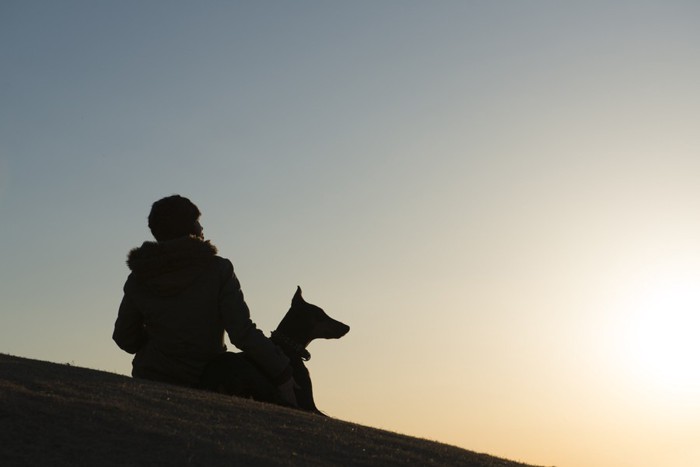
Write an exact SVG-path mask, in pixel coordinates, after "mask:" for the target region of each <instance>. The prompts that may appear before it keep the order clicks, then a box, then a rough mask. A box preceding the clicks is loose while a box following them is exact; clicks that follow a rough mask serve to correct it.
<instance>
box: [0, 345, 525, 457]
mask: <svg viewBox="0 0 700 467" xmlns="http://www.w3.org/2000/svg"><path fill="white" fill-rule="evenodd" d="M0 465H3V466H20V465H27V466H29V465H32V466H34V465H51V466H78V465H84V466H92V465H95V466H96V465H100V466H140V465H143V466H146V465H148V466H152V465H201V466H218V465H222V466H223V465H226V466H283V465H303V466H327V465H342V466H387V465H450V466H473V467H487V466H488V467H495V466H499V467H501V466H502V467H516V466H523V465H524V464H519V463H516V462H510V461H506V460H502V459H498V458H494V457H491V456H487V455H484V454H476V453H473V452H469V451H466V450H463V449H459V448H456V447H453V446H447V445H444V444H439V443H434V442H430V441H426V440H421V439H417V438H412V437H408V436H402V435H398V434H395V433H391V432H388V431H383V430H377V429H373V428H367V427H363V426H360V425H356V424H352V423H347V422H342V421H339V420H334V419H330V418H323V417H319V416H315V415H310V414H306V413H300V412H298V411H294V410H289V409H285V408H282V407H277V406H273V405H268V404H262V403H257V402H255V401H250V400H244V399H239V398H230V397H224V396H220V395H218V394H212V393H207V392H203V391H196V390H190V389H186V388H180V387H176V386H170V385H166V384H157V383H151V382H144V381H138V380H134V379H131V378H128V377H125V376H121V375H116V374H111V373H105V372H102V371H96V370H90V369H85V368H76V367H72V366H69V365H60V364H55V363H48V362H43V361H37V360H29V359H24V358H18V357H12V356H8V355H3V354H0Z"/></svg>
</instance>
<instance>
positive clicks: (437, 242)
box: [0, 1, 700, 467]
mask: <svg viewBox="0 0 700 467" xmlns="http://www.w3.org/2000/svg"><path fill="white" fill-rule="evenodd" d="M699 31H700V7H699V6H698V5H696V4H695V3H694V2H685V1H665V2H661V1H657V2H652V1H642V2H614V3H611V2H595V1H594V2H585V3H580V4H576V5H573V4H569V3H566V4H563V3H556V2H546V1H532V2H476V1H475V2H471V1H463V2H451V1H440V2H417V1H401V2H398V1H381V2H370V1H359V2H344V3H341V2H313V1H301V2H293V3H292V2H267V1H265V2H233V1H232V2H223V1H221V2H220V1H206V2H199V3H192V2H171V1H169V2H159V1H151V2H132V1H125V2H124V1H122V2H106V1H100V2H88V1H61V2H40V1H31V2H24V1H22V2H20V1H5V2H3V3H2V4H0V63H2V73H1V74H0V215H1V216H2V218H3V219H4V221H3V227H2V229H0V257H1V258H2V266H1V267H0V297H2V298H1V302H0V303H1V306H2V318H1V319H2V322H1V323H2V325H1V326H0V343H1V344H0V352H5V353H9V354H14V355H20V356H25V357H31V358H39V359H44V360H50V361H57V362H72V363H74V364H76V365H80V366H87V367H90V368H98V369H103V370H106V371H112V372H117V373H122V374H128V373H129V371H130V360H129V356H128V355H126V354H124V353H122V352H120V351H119V349H118V348H117V347H116V346H115V345H114V344H113V343H112V342H111V340H110V336H111V331H112V325H113V322H114V319H115V318H116V309H117V306H118V303H119V300H120V298H121V287H122V285H123V282H124V280H125V279H126V275H127V273H128V271H127V268H126V265H125V262H124V261H125V258H126V253H127V252H128V250H129V249H130V248H133V247H135V246H138V245H139V244H140V243H141V242H142V241H144V240H149V239H150V235H149V232H148V229H147V227H146V216H147V215H148V210H149V208H150V204H151V203H152V202H153V201H155V200H156V199H158V198H160V197H162V196H166V195H169V194H172V193H180V194H182V195H184V196H188V197H190V198H191V199H192V200H193V201H194V202H195V203H196V204H198V206H199V207H200V209H201V211H202V212H203V216H202V224H203V225H204V228H205V234H206V235H207V237H209V238H210V239H211V240H212V242H213V243H214V244H216V245H217V246H218V248H219V250H220V252H221V254H222V255H224V256H227V257H229V258H231V259H232V261H233V263H234V266H235V268H236V271H237V273H238V276H239V279H240V280H241V282H242V285H243V290H244V293H245V294H246V297H247V299H248V302H249V304H250V306H251V309H252V313H253V317H254V319H255V320H256V322H257V323H258V324H259V326H260V327H261V328H262V329H264V330H265V331H270V330H272V329H273V328H274V327H275V325H276V323H277V322H278V321H279V319H280V318H281V316H282V314H283V313H284V311H286V309H287V307H288V305H289V301H290V300H291V296H292V294H293V292H294V290H295V288H296V286H297V285H301V286H302V288H303V289H304V294H305V296H306V298H307V299H308V300H309V301H310V302H313V303H316V304H318V305H320V306H322V307H324V308H325V309H326V310H327V311H328V312H329V314H331V315H333V316H335V317H336V318H338V319H340V320H342V321H344V322H346V323H348V324H349V325H350V326H351V328H352V330H351V332H350V334H348V335H347V336H346V337H344V338H343V339H342V340H340V341H337V342H316V343H313V344H312V346H311V349H310V350H311V353H312V355H313V359H312V361H311V362H310V367H311V371H312V375H313V377H314V381H315V386H316V387H317V389H316V391H317V400H318V402H319V406H320V407H321V408H322V409H324V410H326V411H327V412H329V413H330V414H332V415H334V416H336V417H338V418H342V419H345V420H351V421H355V422H358V423H362V424H366V425H371V426H376V427H381V428H387V429H391V430H394V431H399V432H402V433H407V434H412V435H417V436H421V437H426V438H429V439H437V440H439V441H443V442H448V443H451V444H456V445H459V446H462V447H465V448H468V449H473V450H477V451H482V452H489V453H492V454H495V455H500V456H504V457H509V458H513V459H517V460H522V461H526V462H531V463H539V464H546V465H552V464H555V465H566V466H571V467H576V466H584V465H600V466H608V465H609V466H613V465H614V466H623V465H630V466H632V465H633V466H635V467H639V466H647V465H649V466H652V465H660V463H673V464H674V465H678V466H691V465H697V464H698V462H700V451H699V450H698V449H697V446H695V444H696V443H695V438H696V436H695V435H696V434H697V433H698V430H700V372H699V371H698V369H697V365H696V363H695V362H696V361H697V357H698V354H700V348H699V347H698V345H697V344H696V343H695V342H694V341H695V340H696V339H695V337H694V334H691V330H697V328H698V326H699V325H700V322H699V321H698V318H697V316H698V313H697V311H698V309H700V292H699V289H698V286H697V284H698V279H700V244H699V242H698V239H699V238H700V217H699V216H698V212H700V209H699V208H700V188H698V187H700V136H699V133H698V131H697V128H698V127H699V126H700V125H699V124H700V121H699V118H700V117H699V114H698V109H700V93H698V91H697V83H698V82H700V65H698V64H699V63H700V32H699ZM409 408H410V409H409ZM669 453H674V455H675V456H676V457H675V458H674V459H671V458H670V457H669V456H670V455H671V454H669Z"/></svg>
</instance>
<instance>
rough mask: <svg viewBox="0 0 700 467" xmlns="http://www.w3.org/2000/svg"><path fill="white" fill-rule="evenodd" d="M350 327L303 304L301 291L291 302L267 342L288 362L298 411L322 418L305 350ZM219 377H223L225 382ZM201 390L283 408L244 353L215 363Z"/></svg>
mask: <svg viewBox="0 0 700 467" xmlns="http://www.w3.org/2000/svg"><path fill="white" fill-rule="evenodd" d="M349 330H350V327H349V326H347V325H345V324H343V323H341V322H340V321H336V320H334V319H333V318H331V317H330V316H328V315H327V314H326V313H325V312H324V311H323V310H322V309H321V308H319V307H317V306H316V305H312V304H310V303H307V302H306V301H305V300H304V299H303V298H302V296H301V288H300V287H297V291H296V293H295V294H294V298H293V299H292V306H291V308H290V309H289V311H287V314H286V315H285V316H284V318H282V321H281V322H280V324H279V325H278V326H277V329H276V330H275V331H273V332H272V334H271V337H270V339H271V340H272V341H273V342H274V343H275V344H277V346H279V347H280V349H282V351H283V352H284V353H285V355H287V357H288V358H289V364H290V366H291V367H292V371H293V378H294V381H295V382H296V383H297V387H296V388H295V395H296V399H297V405H298V407H299V408H300V409H303V410H307V411H310V412H314V413H317V414H320V415H323V413H322V412H321V411H319V410H318V409H317V408H316V404H315V402H314V396H313V388H312V385H311V377H310V375H309V370H308V369H307V368H306V365H305V364H304V362H305V361H308V360H309V359H310V358H311V355H310V354H309V352H308V350H306V347H307V346H308V345H309V344H310V343H311V341H313V340H314V339H338V338H340V337H342V336H344V335H345V334H347V333H348V331H349ZM221 374H226V375H231V376H227V378H226V379H225V380H222V379H221V378H220V375H221ZM202 386H203V387H204V388H206V389H213V390H217V391H219V392H224V393H227V394H233V395H239V396H243V397H252V398H254V399H257V400H261V401H264V402H274V403H277V404H281V405H285V404H284V402H283V401H281V400H280V398H279V394H278V393H277V388H276V386H274V385H273V384H272V382H271V381H270V380H269V378H268V377H267V376H266V375H265V374H264V373H263V372H262V371H261V370H260V369H259V368H258V366H257V365H256V364H255V362H254V361H253V360H252V359H251V358H250V357H248V356H247V355H246V354H245V352H242V353H230V352H229V353H226V354H223V355H222V356H221V357H220V358H217V359H215V360H214V361H213V362H212V363H211V364H210V365H209V366H208V367H207V369H206V370H205V372H204V375H203V376H202Z"/></svg>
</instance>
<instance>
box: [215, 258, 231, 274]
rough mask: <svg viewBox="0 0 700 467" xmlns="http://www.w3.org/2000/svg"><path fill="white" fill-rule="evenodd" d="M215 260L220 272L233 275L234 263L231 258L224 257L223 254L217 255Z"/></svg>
mask: <svg viewBox="0 0 700 467" xmlns="http://www.w3.org/2000/svg"><path fill="white" fill-rule="evenodd" d="M213 262H214V264H215V265H216V268H217V269H218V271H219V272H220V273H223V274H225V275H228V276H230V275H233V263H232V262H231V260H230V259H228V258H224V257H223V256H219V255H215V256H214V258H213Z"/></svg>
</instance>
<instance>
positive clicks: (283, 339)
mask: <svg viewBox="0 0 700 467" xmlns="http://www.w3.org/2000/svg"><path fill="white" fill-rule="evenodd" d="M270 339H271V340H272V342H274V343H275V344H277V345H279V346H280V347H286V348H287V349H288V350H289V351H291V352H293V353H294V354H296V355H297V356H299V357H300V358H301V359H302V360H304V361H305V362H308V361H309V360H311V354H310V353H309V351H308V350H306V348H305V347H303V346H302V345H301V344H299V343H297V342H294V340H292V338H290V337H289V336H287V335H285V334H283V333H281V332H279V331H272V333H271V334H270Z"/></svg>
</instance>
